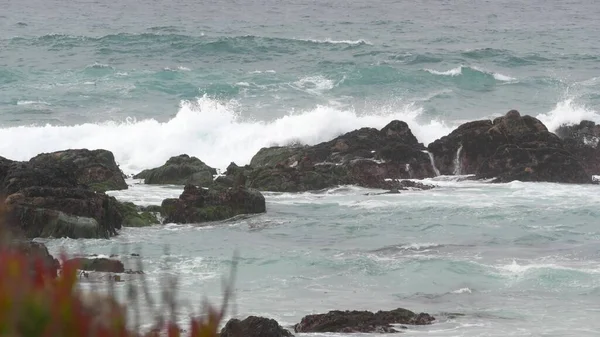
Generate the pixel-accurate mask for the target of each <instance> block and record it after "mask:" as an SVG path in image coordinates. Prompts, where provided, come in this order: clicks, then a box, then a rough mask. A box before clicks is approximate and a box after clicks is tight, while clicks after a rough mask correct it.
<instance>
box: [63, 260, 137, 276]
mask: <svg viewBox="0 0 600 337" xmlns="http://www.w3.org/2000/svg"><path fill="white" fill-rule="evenodd" d="M66 262H67V263H68V262H75V263H77V264H78V265H79V269H80V270H85V271H95V272H103V273H124V272H125V267H124V266H123V262H121V261H119V260H112V259H106V258H95V259H89V258H84V257H77V258H74V259H70V260H67V261H66Z"/></svg>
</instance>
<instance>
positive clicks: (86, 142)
mask: <svg viewBox="0 0 600 337" xmlns="http://www.w3.org/2000/svg"><path fill="white" fill-rule="evenodd" d="M238 108H239V105H238V103H237V101H235V100H232V101H219V100H215V99H212V98H210V97H207V96H204V97H202V98H199V99H198V100H197V101H182V102H181V104H180V108H179V111H178V112H177V115H176V116H174V117H173V118H172V119H170V120H169V121H167V122H164V123H160V122H158V121H156V120H154V119H145V120H133V119H131V120H128V121H126V122H122V123H117V122H105V123H101V124H91V123H86V124H79V125H73V126H55V125H50V124H47V125H45V126H18V127H9V128H4V129H0V156H3V157H6V158H9V159H13V160H28V159H30V158H31V157H33V156H35V155H37V154H39V153H42V152H52V151H58V150H64V149H68V148H87V149H106V150H109V151H112V152H113V153H114V155H115V159H116V161H117V163H118V164H119V165H120V167H121V169H122V170H123V171H124V172H125V173H126V174H132V173H137V172H139V171H141V170H143V169H146V168H152V167H157V166H160V165H162V164H164V162H165V161H166V160H167V159H169V158H170V157H171V156H175V155H179V154H188V155H191V156H196V157H198V158H200V159H202V160H203V161H204V162H206V163H207V164H208V165H211V166H213V167H216V168H220V169H224V168H225V167H227V165H229V163H231V162H232V161H233V162H236V163H237V164H239V165H244V164H247V163H249V162H250V159H251V158H252V156H253V155H254V154H256V152H258V150H260V149H261V148H262V147H268V146H276V145H286V144H289V143H291V142H300V143H303V144H308V145H312V144H317V143H319V142H323V141H328V140H331V139H333V138H335V137H336V136H339V135H341V134H343V133H345V132H349V131H352V130H355V129H359V128H362V127H375V128H382V127H384V126H385V125H386V124H388V123H389V122H390V121H392V120H394V119H397V120H402V121H405V122H407V123H408V124H409V126H410V128H411V130H412V132H413V133H414V134H415V136H416V137H417V138H418V139H419V140H420V141H422V142H424V143H429V142H431V141H433V140H435V139H438V138H440V137H442V136H444V135H445V134H447V133H448V132H450V130H451V128H450V127H448V126H446V125H445V124H443V123H440V122H437V121H431V122H429V123H419V122H418V121H417V119H418V117H419V116H420V115H421V114H422V112H423V111H422V109H420V108H418V107H416V106H414V105H412V104H407V105H404V106H400V107H395V108H392V107H385V108H381V109H374V111H373V112H372V113H371V114H364V115H359V114H357V113H356V112H355V111H354V110H352V109H343V108H339V107H332V106H324V105H317V106H316V107H315V108H313V109H311V110H306V111H303V112H300V113H296V114H288V115H286V116H283V117H280V118H278V119H275V120H272V121H268V122H266V121H245V120H242V119H240V118H239V116H238V113H237V111H238Z"/></svg>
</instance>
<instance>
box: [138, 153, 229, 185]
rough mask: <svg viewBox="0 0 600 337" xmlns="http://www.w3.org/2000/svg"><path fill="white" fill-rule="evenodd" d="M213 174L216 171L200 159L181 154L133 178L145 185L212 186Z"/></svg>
mask: <svg viewBox="0 0 600 337" xmlns="http://www.w3.org/2000/svg"><path fill="white" fill-rule="evenodd" d="M215 174H217V170H216V169H214V168H212V167H210V166H208V165H206V164H205V163H204V162H202V161H201V160H200V159H198V158H196V157H190V156H188V155H186V154H182V155H179V156H177V157H171V158H170V159H169V160H167V162H166V163H165V164H164V165H163V166H161V167H158V168H154V169H151V170H144V171H142V172H141V173H139V174H137V175H135V176H134V178H136V179H144V182H145V183H146V184H172V185H186V184H193V185H202V186H209V185H211V184H212V181H213V175H215Z"/></svg>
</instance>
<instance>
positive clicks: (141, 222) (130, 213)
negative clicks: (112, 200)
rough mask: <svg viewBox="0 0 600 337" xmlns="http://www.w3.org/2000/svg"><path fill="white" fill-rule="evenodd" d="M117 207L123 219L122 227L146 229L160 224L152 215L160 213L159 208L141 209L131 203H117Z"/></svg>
mask: <svg viewBox="0 0 600 337" xmlns="http://www.w3.org/2000/svg"><path fill="white" fill-rule="evenodd" d="M117 207H118V209H119V212H120V213H121V216H122V217H123V223H122V226H123V227H146V226H151V225H156V224H158V223H160V221H159V220H158V218H157V217H156V215H155V214H153V212H154V213H156V212H160V207H159V206H155V207H150V208H142V207H138V206H136V205H135V204H133V203H131V202H117Z"/></svg>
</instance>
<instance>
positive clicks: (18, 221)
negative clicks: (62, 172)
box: [5, 187, 122, 238]
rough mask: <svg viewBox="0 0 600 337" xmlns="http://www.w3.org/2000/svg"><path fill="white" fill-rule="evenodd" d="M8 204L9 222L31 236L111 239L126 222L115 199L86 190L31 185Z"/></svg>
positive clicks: (7, 199)
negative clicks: (123, 221)
mask: <svg viewBox="0 0 600 337" xmlns="http://www.w3.org/2000/svg"><path fill="white" fill-rule="evenodd" d="M5 203H6V205H7V206H8V214H7V220H6V221H7V224H8V225H9V226H10V227H12V228H14V229H17V230H20V231H21V232H22V233H23V234H24V235H25V236H26V237H29V238H33V237H70V238H108V237H110V236H111V235H116V234H117V232H116V230H117V229H120V228H121V223H122V216H121V214H120V212H119V209H118V206H117V201H116V199H115V198H113V197H109V196H107V195H105V194H104V193H96V192H93V191H90V190H85V189H77V188H53V187H28V188H25V189H22V190H20V191H19V192H17V193H13V194H11V195H9V196H8V197H7V198H6V200H5Z"/></svg>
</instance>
